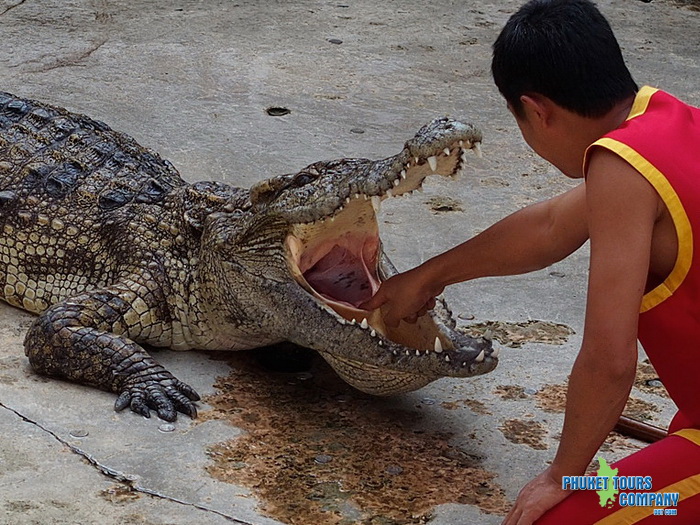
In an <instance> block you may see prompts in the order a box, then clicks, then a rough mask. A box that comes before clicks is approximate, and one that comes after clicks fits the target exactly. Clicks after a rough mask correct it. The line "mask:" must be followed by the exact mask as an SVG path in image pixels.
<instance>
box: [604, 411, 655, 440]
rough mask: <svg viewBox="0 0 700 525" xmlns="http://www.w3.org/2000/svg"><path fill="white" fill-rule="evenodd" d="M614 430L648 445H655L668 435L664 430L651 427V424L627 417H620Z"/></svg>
mask: <svg viewBox="0 0 700 525" xmlns="http://www.w3.org/2000/svg"><path fill="white" fill-rule="evenodd" d="M613 430H615V432H619V433H620V434H622V435H625V436H629V437H632V438H635V439H639V440H641V441H646V442H647V443H654V442H656V441H659V440H660V439H663V438H665V437H666V436H667V435H668V432H666V429H664V428H661V427H657V426H654V425H650V424H649V423H643V422H642V421H639V420H637V419H633V418H631V417H627V416H620V419H619V420H618V422H617V424H616V425H615V428H614V429H613Z"/></svg>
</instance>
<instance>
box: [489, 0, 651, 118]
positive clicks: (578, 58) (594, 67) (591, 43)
mask: <svg viewBox="0 0 700 525" xmlns="http://www.w3.org/2000/svg"><path fill="white" fill-rule="evenodd" d="M491 72H492V74H493V79H494V81H495V83H496V86H498V89H499V91H500V92H501V94H502V95H503V96H504V97H505V99H506V101H507V102H508V103H509V105H510V107H511V108H512V110H513V111H514V112H515V114H516V115H519V116H522V102H521V101H520V97H521V95H524V94H528V93H539V94H541V95H544V96H546V97H548V98H550V99H551V100H552V101H554V102H555V103H557V104H558V105H560V106H561V107H563V108H565V109H568V110H569V111H573V112H574V113H577V114H578V115H581V116H584V117H599V116H602V115H604V114H605V113H607V112H608V111H610V110H611V109H612V108H613V107H614V106H615V105H616V104H617V103H619V102H621V101H622V100H624V99H626V98H628V97H629V96H631V95H634V94H635V93H636V92H637V91H638V88H637V84H635V82H634V80H633V79H632V75H631V74H630V72H629V70H628V69H627V66H626V65H625V62H624V60H623V58H622V52H621V51H620V46H619V45H618V43H617V40H616V39H615V35H614V34H613V32H612V29H611V28H610V24H608V21H607V20H606V19H605V17H604V16H603V15H602V14H601V13H600V11H598V9H597V8H596V6H595V4H593V2H591V1H590V0H531V1H530V2H528V3H526V4H525V5H523V6H522V7H521V8H520V9H519V10H518V11H517V12H516V13H515V14H514V15H513V16H511V17H510V19H509V20H508V22H507V23H506V25H505V27H504V28H503V30H502V31H501V34H500V35H499V36H498V38H497V39H496V42H495V43H494V45H493V61H492V62H491Z"/></svg>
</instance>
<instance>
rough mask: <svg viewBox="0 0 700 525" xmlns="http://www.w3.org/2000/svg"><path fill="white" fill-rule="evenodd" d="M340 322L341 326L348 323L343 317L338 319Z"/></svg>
mask: <svg viewBox="0 0 700 525" xmlns="http://www.w3.org/2000/svg"><path fill="white" fill-rule="evenodd" d="M338 322H339V323H340V324H345V322H346V321H345V319H343V318H342V317H341V318H340V319H338Z"/></svg>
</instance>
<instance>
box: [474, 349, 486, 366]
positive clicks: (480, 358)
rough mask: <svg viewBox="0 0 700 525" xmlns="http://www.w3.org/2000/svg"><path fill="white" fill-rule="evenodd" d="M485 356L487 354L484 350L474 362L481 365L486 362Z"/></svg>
mask: <svg viewBox="0 0 700 525" xmlns="http://www.w3.org/2000/svg"><path fill="white" fill-rule="evenodd" d="M485 356H486V354H485V353H484V351H483V350H482V351H481V352H479V355H478V356H476V357H475V358H474V361H476V362H477V363H481V362H482V361H483V360H484V357H485Z"/></svg>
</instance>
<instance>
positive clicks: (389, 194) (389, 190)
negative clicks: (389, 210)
mask: <svg viewBox="0 0 700 525" xmlns="http://www.w3.org/2000/svg"><path fill="white" fill-rule="evenodd" d="M386 196H387V197H393V196H394V192H393V191H391V188H389V189H388V190H386Z"/></svg>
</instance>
